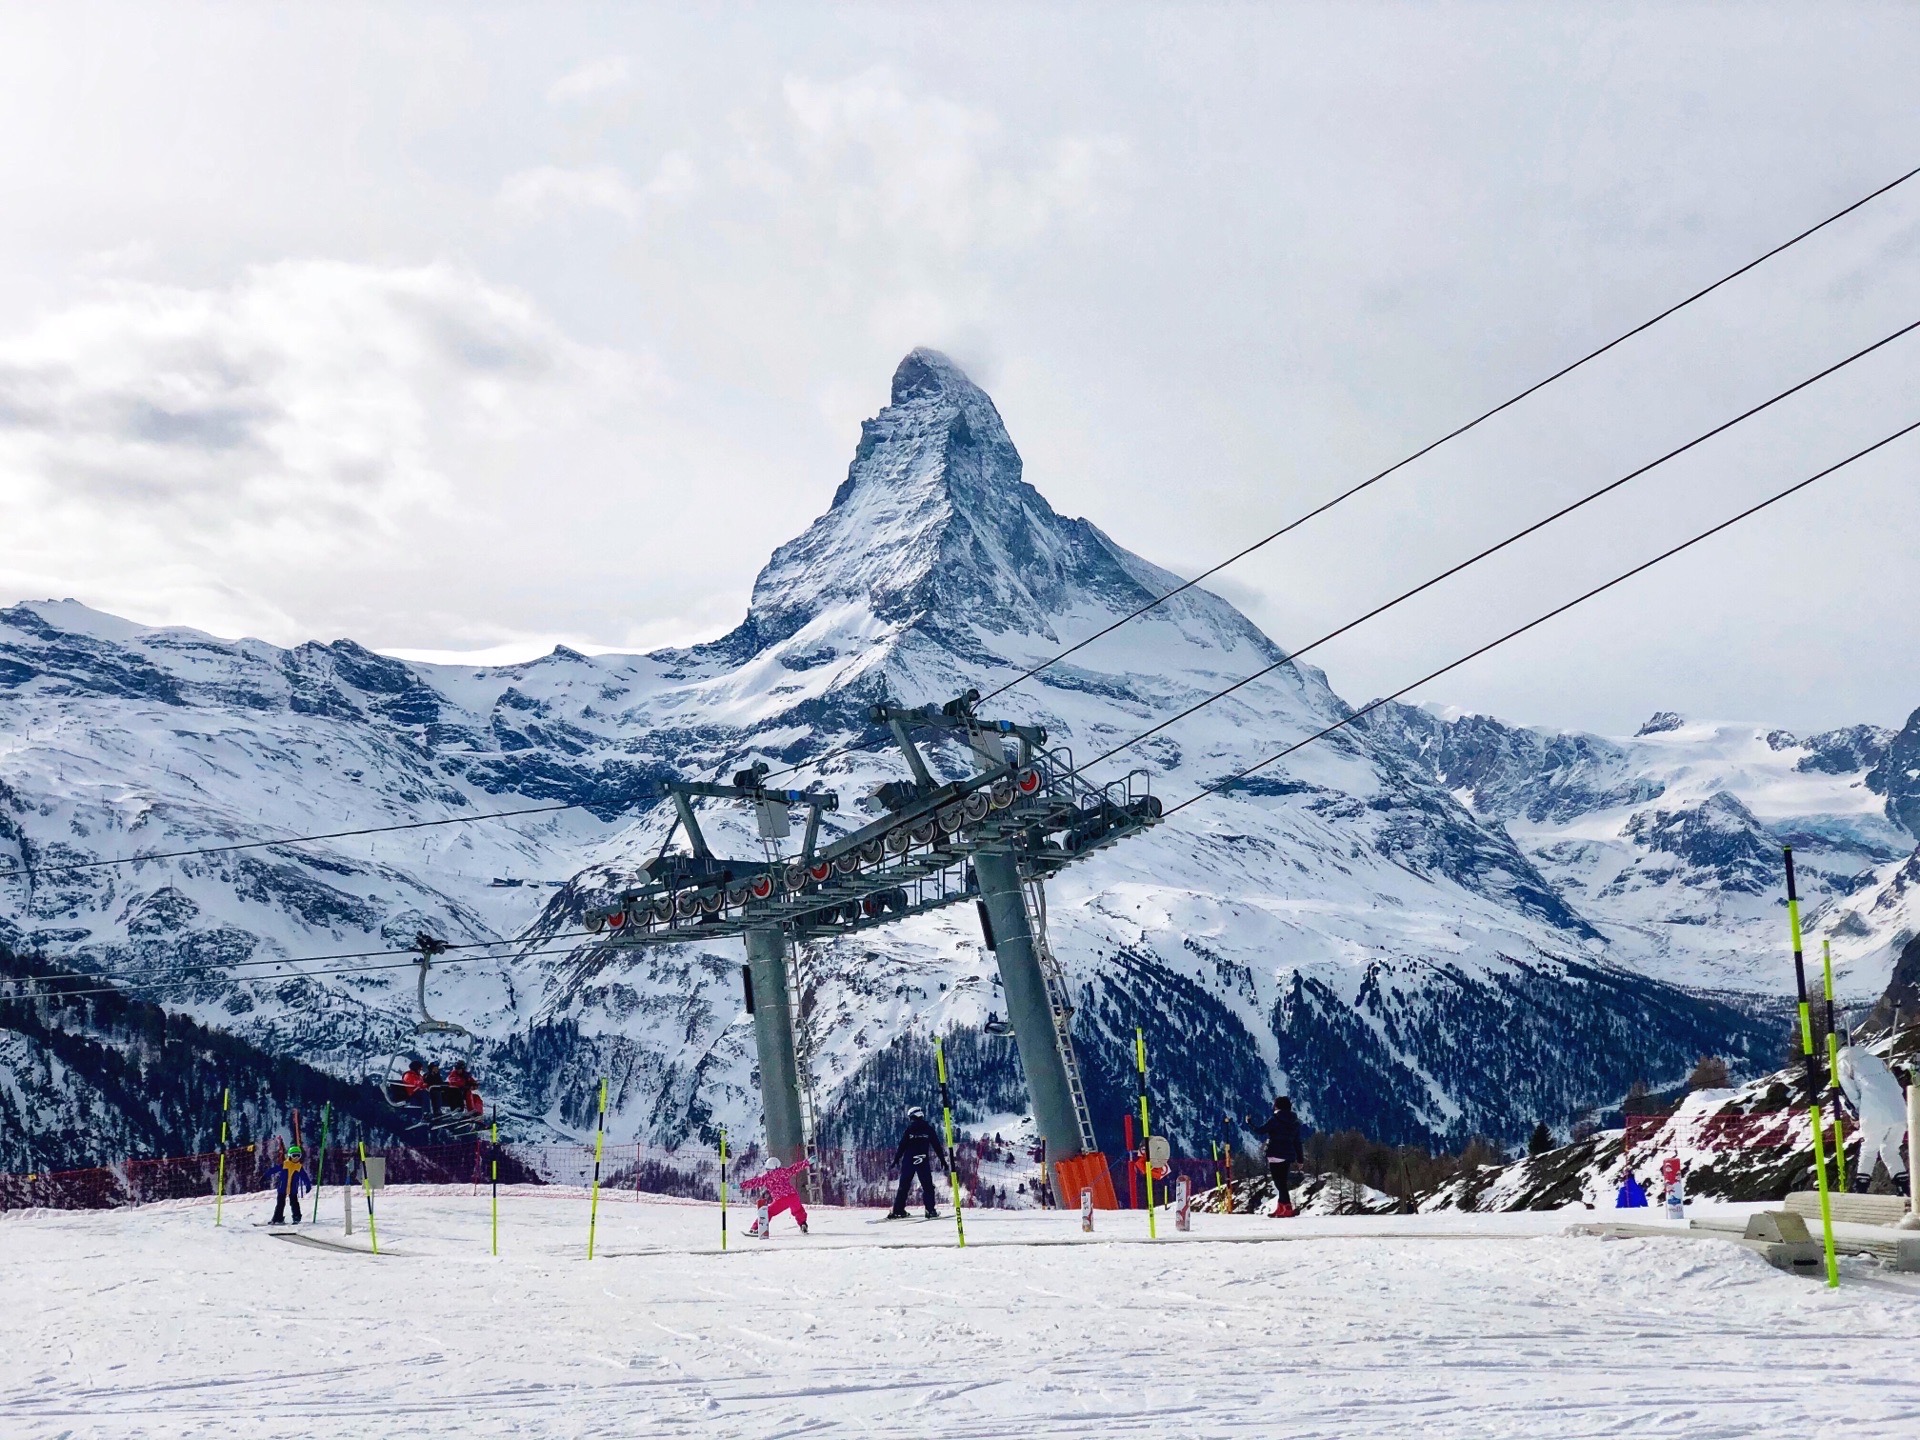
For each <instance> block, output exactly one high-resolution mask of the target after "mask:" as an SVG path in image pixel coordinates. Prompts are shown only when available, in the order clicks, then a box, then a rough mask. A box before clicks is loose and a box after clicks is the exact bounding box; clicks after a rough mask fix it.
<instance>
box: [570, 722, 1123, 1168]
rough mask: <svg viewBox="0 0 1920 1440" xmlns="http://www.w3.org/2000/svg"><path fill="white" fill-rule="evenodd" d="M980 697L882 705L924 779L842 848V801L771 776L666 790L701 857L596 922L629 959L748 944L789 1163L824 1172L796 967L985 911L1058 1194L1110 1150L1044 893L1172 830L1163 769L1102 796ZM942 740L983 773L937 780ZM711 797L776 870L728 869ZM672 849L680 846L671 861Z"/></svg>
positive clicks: (751, 864)
mask: <svg viewBox="0 0 1920 1440" xmlns="http://www.w3.org/2000/svg"><path fill="white" fill-rule="evenodd" d="M978 699H979V694H978V692H977V691H968V692H966V693H965V694H963V695H961V696H960V697H958V698H957V699H955V700H951V701H949V702H947V703H946V704H945V705H939V706H935V705H926V706H921V707H918V708H904V707H900V706H894V705H876V706H874V707H873V708H872V710H871V711H870V712H869V719H870V720H872V721H873V722H874V723H875V724H876V725H884V726H886V727H887V728H888V730H890V731H891V732H892V735H893V739H894V741H895V743H896V744H897V745H898V746H899V747H900V750H901V754H902V756H903V758H905V760H906V762H907V768H908V770H909V772H910V773H911V777H912V778H911V779H910V780H902V781H892V782H889V783H887V784H885V785H882V786H880V787H879V789H878V790H877V791H876V792H875V795H874V797H873V798H874V800H875V801H877V802H878V804H879V807H880V808H881V809H882V810H883V811H884V812H885V813H883V814H882V815H881V817H880V818H879V819H877V820H875V821H873V822H872V823H870V824H868V825H865V826H862V827H860V828H859V829H856V830H854V831H852V832H851V833H849V834H846V835H842V836H840V837H839V838H837V839H835V840H833V841H832V842H831V843H829V844H827V845H824V846H822V845H820V844H819V832H820V817H821V815H822V814H823V813H825V812H829V811H833V810H836V809H837V808H838V805H839V800H838V797H837V796H836V795H834V794H833V793H831V792H823V791H814V790H806V791H799V790H769V789H767V788H765V786H764V785H763V784H762V783H761V781H762V778H763V777H764V775H765V773H766V767H765V766H764V765H755V766H753V767H752V768H750V769H748V770H743V771H741V772H740V773H739V774H737V775H735V776H734V778H733V784H731V785H716V784H708V783H700V782H686V781H664V782H654V784H653V785H652V786H651V798H656V799H659V798H668V797H670V798H671V799H672V800H673V802H674V805H675V810H676V819H675V829H684V830H685V831H686V832H687V841H688V845H689V847H690V849H691V851H692V853H691V854H690V855H682V854H678V853H674V854H669V853H668V852H667V849H666V846H663V847H662V851H661V854H660V856H659V857H658V858H656V859H655V860H654V861H653V862H651V863H650V864H649V865H648V866H647V867H646V871H645V873H646V879H645V882H644V883H643V884H641V885H639V886H637V887H635V888H633V889H630V890H627V891H623V892H622V893H621V894H620V895H619V897H618V899H617V901H615V902H613V903H606V904H601V905H597V906H591V907H589V908H587V909H586V910H585V912H584V914H583V920H584V923H585V924H586V927H587V929H588V930H590V931H592V932H594V933H596V934H602V933H604V934H605V936H606V941H605V943H607V944H609V945H611V946H614V947H618V948H631V947H639V946H646V945H659V944H672V943H676V942H685V941H690V940H713V939H719V938H721V937H723V936H726V935H732V934H739V935H741V936H743V937H744V938H745V940H746V945H747V983H748V994H749V996H750V998H751V1002H752V1007H751V1008H752V1010H753V1017H754V1040H755V1045H756V1049H757V1052H758V1057H759V1061H760V1086H761V1097H762V1101H763V1104H764V1106H765V1111H766V1124H767V1144H768V1149H769V1151H770V1152H771V1153H772V1154H774V1155H775V1156H778V1157H779V1158H780V1159H781V1161H782V1162H783V1163H791V1162H793V1161H796V1160H798V1159H800V1158H802V1157H803V1156H805V1157H807V1158H811V1151H812V1144H813V1136H812V1134H811V1133H810V1129H811V1127H810V1123H809V1115H810V1109H811V1107H810V1106H809V1105H807V1104H805V1103H803V1102H804V1101H805V1100H806V1099H807V1098H810V1097H808V1096H807V1095H806V1094H805V1092H806V1090H807V1088H808V1083H809V1082H808V1074H807V1071H808V1066H807V1065H806V1063H805V1058H804V1057H805V1050H804V1047H802V1046H800V1045H798V1044H797V1043H796V1038H797V1037H796V1035H795V1029H796V1018H797V1006H796V1005H795V1003H794V999H793V993H792V987H793V979H792V976H791V975H790V974H789V973H788V965H787V957H788V954H789V952H790V951H793V952H794V953H797V947H798V945H799V944H801V943H803V942H806V941H809V940H824V939H831V938H834V937H837V936H840V935H844V934H849V933H852V932H853V931H856V930H863V929H868V928H872V927H874V926H878V925H883V924H889V923H892V922H893V921H895V920H898V919H901V918H904V917H905V916H907V915H912V914H919V913H923V912H925V911H929V910H934V909H938V908H941V907H943V906H947V905H952V904H958V903H963V902H965V901H968V900H973V901H976V902H978V904H979V906H980V909H981V913H982V918H983V922H984V925H985V928H986V930H987V932H988V933H987V937H986V938H987V943H988V946H989V948H990V949H992V950H993V952H994V955H995V959H996V961H997V962H998V965H999V969H1000V978H1001V985H1002V987H1003V989H1004V992H1005V995H1006V999H1007V1009H1008V1019H1009V1020H1010V1021H1011V1022H1012V1029H1013V1032H1014V1039H1015V1042H1016V1044H1017V1045H1018V1047H1019V1052H1020V1061H1021V1066H1022V1068H1023V1070H1024V1071H1025V1073H1026V1076H1027V1084H1028V1090H1029V1093H1030V1095H1031V1098H1032V1102H1033V1109H1034V1119H1035V1122H1036V1124H1037V1126H1038V1128H1039V1130H1040V1134H1041V1136H1042V1138H1043V1139H1044V1141H1045V1143H1046V1156H1047V1162H1048V1164H1047V1173H1048V1175H1049V1177H1050V1178H1051V1179H1052V1181H1053V1184H1054V1187H1055V1190H1056V1193H1057V1194H1058V1192H1059V1190H1060V1181H1059V1178H1058V1171H1057V1170H1056V1169H1055V1162H1056V1161H1059V1160H1062V1159H1067V1158H1070V1157H1072V1156H1076V1155H1081V1154H1085V1153H1089V1152H1091V1151H1093V1150H1094V1148H1095V1145H1094V1138H1093V1125H1092V1119H1091V1115H1090V1113H1089V1111H1088V1107H1087V1103H1086V1095H1085V1090H1084V1088H1083V1087H1082V1085H1081V1083H1080V1078H1079V1068H1078V1065H1077V1063H1076V1061H1075V1059H1074V1054H1073V1044H1072V1039H1071V1035H1070V1024H1071V1017H1072V1013H1073V1012H1072V1005H1071V1002H1070V999H1069V996H1068V992H1067V988H1066V984H1065V979H1064V976H1063V975H1062V974H1061V972H1060V967H1059V965H1058V963H1057V962H1056V961H1055V960H1054V958H1053V954H1052V951H1051V948H1050V946H1049V945H1048V942H1047V935H1046V921H1045V917H1046V898H1045V889H1044V886H1045V882H1046V879H1047V877H1048V876H1049V875H1052V874H1054V873H1055V872H1057V871H1058V870H1060V869H1062V868H1064V867H1065V866H1066V865H1068V864H1070V863H1072V862H1073V861H1075V860H1077V859H1081V858H1083V857H1085V856H1086V855H1089V854H1092V853H1093V852H1094V851H1096V850H1101V849H1104V848H1106V847H1107V846H1108V845H1112V844H1114V843H1116V842H1117V841H1119V840H1121V839H1124V838H1125V837H1126V836H1128V835H1131V834H1136V833H1139V832H1140V831H1142V830H1145V829H1146V828H1147V827H1149V826H1151V825H1153V824H1155V823H1156V822H1157V821H1158V820H1159V818H1160V802H1159V801H1158V800H1157V799H1156V798H1155V797H1154V796H1153V795H1152V793H1151V791H1150V788H1149V785H1148V781H1147V776H1146V772H1145V771H1142V770H1135V771H1133V772H1131V773H1129V774H1128V775H1126V776H1124V777H1122V778H1121V779H1118V780H1115V781H1112V782H1109V783H1108V784H1106V785H1094V784H1092V783H1090V782H1089V781H1087V780H1085V779H1083V778H1082V777H1081V776H1080V775H1079V773H1078V772H1077V771H1076V770H1075V769H1074V766H1073V757H1072V754H1071V752H1069V751H1068V750H1067V749H1066V748H1065V747H1064V746H1061V747H1054V748H1052V749H1048V748H1046V732H1045V731H1044V730H1042V729H1040V728H1038V727H1035V726H1023V725H1016V724H1014V723H1012V722H1010V721H1004V720H1000V721H993V720H983V719H981V718H980V717H978V716H976V715H975V714H974V713H973V706H974V704H975V702H977V701H978ZM928 729H931V730H936V731H944V732H947V733H950V734H956V735H959V736H960V737H962V738H964V740H965V741H966V744H967V747H968V749H969V751H970V753H971V756H972V760H973V766H974V773H973V774H972V775H970V776H968V777H966V778H965V779H961V780H950V781H942V780H939V779H937V778H936V777H935V776H934V774H933V772H932V771H931V769H930V768H929V767H928V765H927V762H926V757H925V756H924V755H923V754H922V753H921V752H920V750H919V748H918V746H917V745H916V744H915V742H914V739H913V734H914V732H915V731H917V730H928ZM696 798H713V799H728V800H733V801H736V802H739V803H744V804H746V805H748V806H750V807H752V808H754V809H755V811H756V813H757V818H758V820H759V831H760V835H761V838H762V841H763V843H765V844H766V847H767V855H766V858H765V859H763V860H757V861H738V860H735V861H728V860H720V859H717V858H715V857H714V855H713V854H712V852H711V851H710V850H709V849H708V848H707V844H706V840H705V837H704V836H703V835H702V833H701V831H700V827H699V823H698V820H697V817H696V816H695V814H694V811H693V807H692V804H691V802H692V800H694V799H696ZM799 806H805V807H806V808H807V810H808V820H807V828H806V835H805V840H804V841H803V843H802V845H801V848H800V853H799V854H798V855H797V856H794V857H791V858H781V857H779V856H777V855H776V854H775V853H774V849H773V844H772V842H773V841H775V840H778V839H784V838H785V837H786V836H787V835H788V834H790V833H791V832H790V830H789V828H788V822H787V810H788V809H789V808H790V807H799ZM672 838H673V832H672V831H669V833H668V839H667V845H671V843H672ZM1059 1198H1060V1199H1061V1200H1062V1201H1063V1203H1064V1202H1065V1201H1066V1200H1067V1199H1068V1198H1069V1197H1066V1196H1064V1195H1060V1197H1059Z"/></svg>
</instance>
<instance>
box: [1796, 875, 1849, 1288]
mask: <svg viewBox="0 0 1920 1440" xmlns="http://www.w3.org/2000/svg"><path fill="white" fill-rule="evenodd" d="M1785 854H1786V861H1787V924H1788V926H1789V927H1790V928H1791V930H1792V932H1793V978H1794V982H1795V983H1796V984H1797V985H1798V986H1799V989H1800V1049H1801V1052H1802V1053H1803V1054H1804V1055H1805V1056H1806V1061H1807V1096H1808V1101H1807V1119H1808V1121H1809V1123H1810V1124H1811V1125H1812V1127H1813V1173H1814V1178H1815V1179H1816V1180H1817V1181H1818V1182H1819V1186H1820V1230H1821V1234H1822V1236H1823V1237H1824V1238H1825V1240H1826V1247H1827V1284H1828V1286H1829V1287H1835V1288H1837V1287H1838V1286H1839V1284H1840V1262H1839V1261H1838V1260H1837V1259H1835V1258H1834V1253H1833V1200H1832V1197H1831V1196H1829V1195H1828V1193H1827V1151H1826V1143H1825V1140H1824V1138H1823V1137H1822V1135H1821V1128H1822V1127H1821V1121H1820V1098H1819V1097H1820V1079H1819V1073H1818V1072H1817V1071H1816V1070H1815V1069H1814V1062H1813V1015H1812V1013H1811V1011H1810V1009H1809V1007H1808V1004H1807V961H1806V955H1805V953H1804V950H1803V948H1802V946H1801V943H1800V892H1799V891H1798V890H1797V889H1796V888H1795V887H1794V881H1793V847H1792V846H1791V845H1789V846H1787V847H1786V849H1785Z"/></svg>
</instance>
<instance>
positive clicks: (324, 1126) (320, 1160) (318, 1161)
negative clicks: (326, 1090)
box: [308, 1100, 333, 1225]
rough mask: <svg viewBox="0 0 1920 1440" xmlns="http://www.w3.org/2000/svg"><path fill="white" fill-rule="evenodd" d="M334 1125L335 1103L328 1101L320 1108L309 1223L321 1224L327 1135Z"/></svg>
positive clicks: (325, 1174) (325, 1175)
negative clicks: (318, 1137) (311, 1210)
mask: <svg viewBox="0 0 1920 1440" xmlns="http://www.w3.org/2000/svg"><path fill="white" fill-rule="evenodd" d="M332 1125H333V1102H332V1101H331V1100H329V1101H327V1102H326V1103H325V1104H324V1105H322V1106H321V1107H320V1148H319V1149H318V1150H317V1151H315V1152H314V1156H313V1219H312V1220H310V1221H309V1222H308V1223H309V1224H311V1225H318V1224H319V1223H320V1184H321V1182H322V1181H324V1180H325V1179H326V1178H327V1135H328V1132H329V1130H330V1129H331V1128H332Z"/></svg>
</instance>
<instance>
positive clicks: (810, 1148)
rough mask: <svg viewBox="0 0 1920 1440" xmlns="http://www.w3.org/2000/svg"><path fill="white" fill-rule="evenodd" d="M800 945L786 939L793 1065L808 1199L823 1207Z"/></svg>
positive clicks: (788, 1010) (788, 1014) (788, 938)
mask: <svg viewBox="0 0 1920 1440" xmlns="http://www.w3.org/2000/svg"><path fill="white" fill-rule="evenodd" d="M801 989H802V985H801V978H800V946H799V943H798V942H797V941H796V940H794V938H793V937H792V936H791V935H789V936H788V937H787V1022H788V1025H789V1026H790V1028H791V1029H792V1031H793V1065H794V1069H795V1070H796V1071H797V1072H798V1075H797V1076H796V1078H797V1079H798V1080H799V1082H800V1147H801V1153H802V1154H803V1155H804V1156H805V1157H806V1161H807V1189H808V1191H809V1192H810V1193H809V1194H808V1196H807V1199H808V1200H810V1201H812V1202H813V1203H815V1204H820V1203H821V1200H820V1183H819V1177H820V1154H819V1149H818V1137H817V1136H816V1135H815V1133H814V1103H813V1043H812V1041H811V1040H809V1039H808V1038H807V1030H806V1027H805V1026H804V1025H803V1024H802V1023H801V1020H800V993H801Z"/></svg>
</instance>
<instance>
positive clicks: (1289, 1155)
mask: <svg viewBox="0 0 1920 1440" xmlns="http://www.w3.org/2000/svg"><path fill="white" fill-rule="evenodd" d="M1247 1128H1248V1129H1249V1130H1251V1131H1253V1133H1254V1134H1256V1135H1264V1136H1265V1137H1266V1140H1267V1174H1268V1175H1270V1176H1272V1177H1273V1191H1274V1203H1273V1210H1272V1212H1271V1214H1272V1218H1274V1219H1276V1220H1284V1219H1287V1218H1288V1217H1290V1216H1292V1215H1293V1213H1294V1209H1293V1191H1292V1187H1291V1185H1290V1184H1289V1181H1290V1179H1291V1175H1290V1174H1289V1170H1290V1168H1291V1167H1292V1166H1294V1165H1298V1164H1299V1163H1301V1161H1303V1160H1304V1159H1305V1158H1306V1152H1305V1151H1303V1150H1302V1149H1301V1147H1300V1117H1299V1116H1298V1115H1295V1114H1294V1113H1293V1101H1292V1100H1291V1099H1289V1098H1288V1097H1287V1096H1285V1095H1282V1096H1280V1097H1279V1099H1277V1100H1275V1101H1274V1102H1273V1114H1272V1115H1270V1116H1269V1117H1268V1118H1267V1120H1266V1122H1265V1123H1264V1124H1260V1125H1256V1124H1254V1123H1253V1121H1251V1120H1249V1121H1247Z"/></svg>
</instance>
